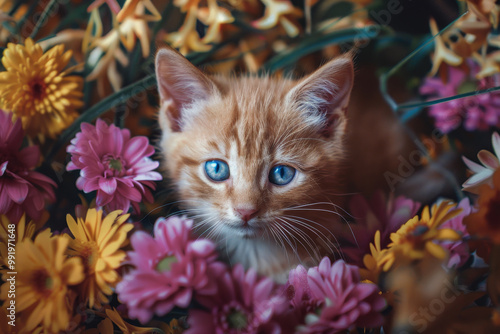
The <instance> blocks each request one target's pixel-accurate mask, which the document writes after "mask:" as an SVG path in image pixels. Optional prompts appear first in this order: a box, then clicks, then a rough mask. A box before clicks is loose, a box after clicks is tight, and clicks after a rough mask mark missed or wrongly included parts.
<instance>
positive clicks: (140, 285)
mask: <svg viewBox="0 0 500 334" xmlns="http://www.w3.org/2000/svg"><path fill="white" fill-rule="evenodd" d="M192 224H193V222H192V221H191V220H189V219H186V218H182V217H171V218H168V219H163V218H161V219H159V220H158V221H157V222H156V224H155V226H154V237H152V236H150V235H149V234H147V233H145V232H142V231H139V232H136V233H134V235H133V236H132V238H131V243H132V247H133V251H131V252H129V253H128V257H127V258H128V260H127V264H129V265H132V266H133V269H132V270H131V271H130V272H128V273H127V274H125V276H124V277H123V280H122V281H121V282H120V283H119V284H118V285H117V287H116V291H117V293H118V298H119V299H120V300H121V301H122V302H123V303H124V304H126V305H127V307H128V311H129V315H130V316H131V317H133V318H137V319H139V320H140V321H141V322H143V323H145V322H147V321H149V320H150V319H151V318H152V317H153V315H154V314H156V315H158V316H162V315H165V314H167V313H168V312H169V311H171V310H172V309H173V308H174V306H178V307H181V308H186V307H188V306H190V305H191V302H192V299H193V298H194V299H195V300H196V301H197V303H198V304H199V305H201V306H202V307H204V308H193V307H190V308H189V314H188V323H189V329H188V330H187V331H186V333H187V334H201V333H203V334H216V333H217V334H218V333H226V334H237V333H261V332H262V333H293V332H295V331H296V330H297V329H299V330H300V331H303V332H306V333H319V332H324V330H325V328H329V331H328V333H338V332H341V331H343V330H346V329H352V328H355V327H375V326H380V325H381V324H382V320H383V317H382V315H381V314H380V311H381V310H382V309H383V308H384V307H385V301H384V299H383V298H382V297H381V296H380V295H379V290H378V288H377V286H376V285H375V284H371V283H361V282H360V277H359V272H358V268H357V267H356V266H353V265H348V264H346V263H344V262H343V261H337V262H335V263H334V264H333V265H332V264H331V262H330V260H329V259H328V258H324V259H323V260H322V261H321V264H320V265H319V266H318V267H314V268H311V269H309V271H306V270H305V269H304V268H303V267H302V266H298V267H297V268H296V269H295V270H292V271H291V273H290V277H289V282H288V283H287V284H286V285H285V286H280V285H277V284H276V283H274V282H273V281H272V279H270V278H268V277H260V276H259V275H258V274H257V273H256V271H255V270H253V269H249V270H248V271H245V270H244V268H243V267H242V266H241V265H236V266H234V267H233V268H229V267H228V266H227V265H225V264H223V263H222V262H219V261H217V259H216V257H217V254H216V249H215V244H214V243H213V242H212V241H209V240H207V239H197V238H195V237H194V236H193V235H192V232H191V227H192Z"/></svg>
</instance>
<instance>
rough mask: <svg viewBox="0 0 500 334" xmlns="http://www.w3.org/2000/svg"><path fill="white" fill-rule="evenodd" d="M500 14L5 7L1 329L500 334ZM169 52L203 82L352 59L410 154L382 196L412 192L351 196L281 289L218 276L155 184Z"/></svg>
mask: <svg viewBox="0 0 500 334" xmlns="http://www.w3.org/2000/svg"><path fill="white" fill-rule="evenodd" d="M437 3H439V4H440V5H439V6H437V5H433V4H437ZM499 17H500V7H498V6H497V5H496V4H495V1H493V0H467V1H454V0H450V1H439V2H432V1H420V2H419V1H413V2H411V1H396V0H390V1H381V0H343V1H342V0H304V1H302V0H221V1H216V0H173V1H154V0H126V1H125V0H94V1H86V0H44V1H33V0H29V1H20V0H0V50H1V52H2V55H1V64H0V241H1V242H0V265H1V269H0V273H1V281H0V284H1V288H0V304H1V307H0V333H19V334H21V333H89V334H90V333H187V334H194V333H199V334H210V333H217V334H219V333H235V334H236V333H285V334H286V333H345V332H356V333H424V332H425V333H495V332H500V304H499V303H500V160H499V159H500V135H499V134H498V127H499V125H500V95H499V94H500V93H498V90H499V89H500V56H499V55H500V53H499V52H500V35H498V24H499ZM166 44H168V45H170V46H171V47H173V48H176V49H178V50H179V51H180V52H181V53H182V54H184V55H185V56H186V57H187V58H188V59H189V60H190V61H191V62H192V63H193V64H195V65H197V66H203V67H204V69H205V70H206V71H207V72H210V73H231V72H236V73H255V72H259V71H266V72H270V73H278V74H282V75H286V74H288V73H290V72H291V71H293V70H296V71H298V72H299V73H300V72H308V71H311V70H313V69H314V68H316V67H317V66H318V65H319V64H321V62H322V60H324V59H325V58H329V57H332V56H335V55H336V54H339V53H341V52H342V51H343V50H349V49H350V50H355V53H356V54H357V56H356V57H357V62H358V64H359V66H360V67H363V66H364V65H366V64H368V65H369V66H374V67H375V68H376V71H377V73H378V74H379V78H380V89H381V92H382V95H383V96H384V97H385V99H386V101H387V102H388V103H389V105H390V106H391V107H392V109H393V111H394V114H395V115H396V116H397V117H398V118H399V120H400V122H401V124H403V126H405V127H406V128H407V131H408V135H409V136H410V137H411V138H413V141H414V143H415V147H417V149H416V151H415V152H413V154H412V155H410V160H404V159H402V160H401V166H400V169H399V174H388V179H387V181H388V183H389V185H394V184H395V183H403V182H405V180H406V179H407V178H409V176H410V174H411V175H412V176H416V180H417V183H418V184H417V185H418V186H417V187H416V186H415V185H414V186H413V189H418V196H417V195H416V196H415V197H413V196H410V194H407V196H408V197H402V196H396V195H391V194H390V195H385V193H383V192H382V191H381V192H377V193H375V194H374V195H373V196H372V197H370V198H364V197H362V196H360V195H356V196H354V197H353V198H352V200H351V202H350V208H349V209H350V210H349V211H350V216H349V217H347V218H348V219H349V220H350V221H349V225H348V226H346V231H340V232H339V234H340V236H341V237H343V238H341V239H342V240H344V241H345V243H344V244H342V245H339V246H340V247H341V252H340V255H337V256H336V257H333V256H332V258H327V257H325V258H324V259H323V260H322V261H321V262H320V263H319V265H317V266H314V267H311V268H305V267H303V266H298V267H296V268H295V269H293V270H292V271H291V272H290V274H289V277H288V281H287V282H286V283H285V284H278V283H276V282H274V281H273V280H272V279H271V278H269V277H262V276H260V275H258V274H257V273H256V272H255V271H254V270H252V269H248V270H245V269H244V268H243V267H242V266H241V265H239V264H235V265H233V266H229V265H228V264H226V263H223V262H221V261H220V258H219V256H218V253H217V252H218V251H217V248H216V245H215V244H214V243H213V242H212V241H210V240H209V239H206V238H203V236H201V237H200V236H197V235H195V234H194V232H193V231H192V225H193V221H192V220H191V219H190V218H189V216H186V215H184V212H183V211H182V210H180V209H179V208H178V207H177V202H176V199H175V194H174V193H173V192H172V191H171V189H170V187H169V185H168V182H166V180H163V174H162V172H161V169H160V168H161V167H160V162H159V161H160V160H161V157H160V155H159V153H160V152H159V151H158V149H157V148H156V147H155V145H156V144H157V139H158V138H159V135H160V133H159V130H158V127H157V125H156V119H155V114H156V110H157V108H158V96H157V93H156V87H155V76H154V68H153V58H154V54H155V52H156V50H158V48H159V47H161V46H162V45H166ZM391 80H399V82H400V86H402V87H404V89H405V90H406V92H407V94H406V97H405V98H404V99H403V100H401V98H400V97H398V98H396V97H395V96H393V94H391V88H390V87H391V84H390V82H391ZM401 83H402V84H401ZM396 95H397V94H396ZM401 101H402V102H401ZM476 156H477V158H476ZM415 157H418V159H416V158H415ZM167 158H168V157H167ZM413 180H415V178H413ZM408 182H410V181H408ZM412 182H415V181H412ZM462 183H463V185H462ZM417 199H418V200H417ZM347 227H348V228H347Z"/></svg>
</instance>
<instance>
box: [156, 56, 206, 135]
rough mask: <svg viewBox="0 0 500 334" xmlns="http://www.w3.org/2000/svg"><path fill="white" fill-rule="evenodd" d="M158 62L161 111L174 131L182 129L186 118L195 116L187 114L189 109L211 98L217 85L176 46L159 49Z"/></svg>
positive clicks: (157, 73) (157, 74) (157, 77)
mask: <svg viewBox="0 0 500 334" xmlns="http://www.w3.org/2000/svg"><path fill="white" fill-rule="evenodd" d="M155 63H156V80H157V83H158V92H159V94H160V105H161V111H160V112H163V113H166V116H167V118H168V121H169V123H170V124H169V126H170V128H171V130H172V131H181V130H182V126H183V124H184V123H185V121H186V117H189V116H192V115H186V110H188V109H189V107H190V106H192V104H193V103H195V102H199V101H203V100H206V99H208V98H209V96H210V95H211V94H212V93H213V92H214V90H215V89H216V88H215V85H214V84H213V82H212V81H211V80H210V79H209V78H208V77H207V76H206V75H205V74H203V73H202V72H201V71H200V70H198V69H197V68H196V67H195V66H194V65H193V64H191V63H190V62H189V61H188V60H187V59H186V58H184V56H182V55H181V54H180V53H178V52H177V51H175V50H173V49H169V48H164V49H161V50H160V51H158V53H157V54H156V61H155ZM160 119H161V117H160ZM160 123H161V122H160ZM160 125H161V126H162V127H163V126H164V124H160Z"/></svg>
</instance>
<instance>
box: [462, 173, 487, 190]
mask: <svg viewBox="0 0 500 334" xmlns="http://www.w3.org/2000/svg"><path fill="white" fill-rule="evenodd" d="M493 172H494V171H492V170H490V169H484V170H483V171H482V172H480V173H477V174H474V175H472V176H471V177H470V178H469V179H468V180H467V181H465V182H464V184H463V185H462V187H464V188H465V187H473V186H476V185H478V184H481V183H484V182H486V181H488V179H489V178H490V177H491V176H492V175H493Z"/></svg>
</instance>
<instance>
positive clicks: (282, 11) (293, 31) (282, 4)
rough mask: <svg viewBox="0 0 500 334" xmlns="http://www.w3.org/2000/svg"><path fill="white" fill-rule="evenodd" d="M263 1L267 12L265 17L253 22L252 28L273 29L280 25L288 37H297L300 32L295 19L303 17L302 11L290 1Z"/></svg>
mask: <svg viewBox="0 0 500 334" xmlns="http://www.w3.org/2000/svg"><path fill="white" fill-rule="evenodd" d="M261 1H262V3H263V4H264V5H265V6H266V11H265V13H264V16H263V17H261V18H260V19H258V20H257V21H254V22H252V26H253V27H254V28H257V29H271V28H273V27H275V26H276V25H277V24H278V23H280V24H281V25H282V27H283V28H284V29H285V31H286V33H287V34H288V36H290V37H297V35H298V34H299V32H300V31H299V28H298V27H297V25H296V24H295V23H294V22H293V21H294V20H293V19H294V18H298V17H301V16H302V11H301V10H300V9H298V8H296V7H294V5H293V4H292V2H290V1H288V0H285V1H281V0H280V1H278V0H261Z"/></svg>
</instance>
